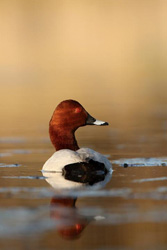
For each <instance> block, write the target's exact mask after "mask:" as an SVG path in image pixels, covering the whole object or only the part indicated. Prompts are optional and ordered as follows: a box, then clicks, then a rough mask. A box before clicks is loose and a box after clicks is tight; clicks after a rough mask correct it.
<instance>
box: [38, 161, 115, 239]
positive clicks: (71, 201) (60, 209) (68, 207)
mask: <svg viewBox="0 0 167 250" xmlns="http://www.w3.org/2000/svg"><path fill="white" fill-rule="evenodd" d="M71 167H73V166H71V165H69V166H66V168H65V171H64V174H62V173H53V172H43V176H44V177H46V181H47V182H48V183H49V184H50V185H51V186H52V187H53V188H54V189H55V190H56V195H55V196H53V198H52V199H51V202H50V204H51V211H50V216H51V218H52V219H54V220H55V222H56V224H57V223H58V224H59V225H60V226H59V228H58V233H59V234H60V235H61V236H62V237H63V238H64V239H70V240H74V239H77V238H79V237H80V235H81V233H82V231H83V230H84V228H85V227H86V226H87V225H88V224H89V222H90V221H93V220H97V219H99V218H100V217H98V215H97V214H95V215H92V216H90V214H89V213H88V214H86V215H83V214H80V210H79V209H78V208H77V207H76V201H77V199H78V197H76V196H75V192H73V191H74V190H76V189H77V190H78V189H79V190H83V189H86V190H87V189H88V191H89V190H91V189H94V188H95V189H99V188H102V187H104V186H105V185H106V183H107V182H108V181H109V180H110V179H111V173H106V171H102V169H99V168H98V170H97V171H92V173H91V171H90V169H89V171H88V172H84V174H83V172H82V170H83V169H82V167H83V166H82V163H81V165H80V166H78V164H77V167H78V169H76V168H74V170H72V168H71ZM82 174H83V175H82Z"/></svg>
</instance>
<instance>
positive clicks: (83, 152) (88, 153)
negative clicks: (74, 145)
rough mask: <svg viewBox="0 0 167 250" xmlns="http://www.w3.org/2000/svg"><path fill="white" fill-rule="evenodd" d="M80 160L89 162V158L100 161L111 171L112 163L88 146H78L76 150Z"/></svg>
mask: <svg viewBox="0 0 167 250" xmlns="http://www.w3.org/2000/svg"><path fill="white" fill-rule="evenodd" d="M76 152H77V153H78V154H79V156H80V158H81V160H82V161H86V162H89V161H90V160H94V161H98V162H101V163H103V164H104V165H105V167H106V169H107V170H109V171H111V170H112V165H111V162H110V161H109V160H108V159H107V158H106V157H105V156H104V155H102V154H100V153H98V152H96V151H94V150H93V149H90V148H80V149H78V150H77V151H76Z"/></svg>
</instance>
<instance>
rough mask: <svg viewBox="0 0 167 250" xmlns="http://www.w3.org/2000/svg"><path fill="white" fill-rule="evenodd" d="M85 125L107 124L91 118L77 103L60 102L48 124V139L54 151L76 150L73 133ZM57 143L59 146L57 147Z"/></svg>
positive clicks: (71, 101)
mask: <svg viewBox="0 0 167 250" xmlns="http://www.w3.org/2000/svg"><path fill="white" fill-rule="evenodd" d="M85 125H108V123H107V122H103V121H98V120H96V119H95V118H93V117H92V116H91V115H89V113H88V112H87V111H86V110H85V109H84V108H83V107H82V105H81V104H80V103H79V102H77V101H74V100H66V101H63V102H61V103H60V104H59V105H58V106H57V107H56V109H55V111H54V113H53V116H52V118H51V120H50V124H49V132H50V138H51V141H52V143H53V145H54V146H55V148H56V150H59V149H62V148H69V149H72V150H77V149H78V145H77V142H76V140H75V137H74V132H75V131H76V129H77V128H79V127H82V126H85ZM60 140H61V142H60ZM62 140H63V141H62ZM58 143H59V144H61V145H59V146H58ZM63 144H64V145H63Z"/></svg>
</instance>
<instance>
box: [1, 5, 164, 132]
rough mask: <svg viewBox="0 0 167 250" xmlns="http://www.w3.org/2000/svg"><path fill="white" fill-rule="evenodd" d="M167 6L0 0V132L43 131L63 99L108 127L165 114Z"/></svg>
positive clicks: (146, 120)
mask: <svg viewBox="0 0 167 250" xmlns="http://www.w3.org/2000/svg"><path fill="white" fill-rule="evenodd" d="M166 10H167V1H163V0H140V1H133V0H126V1H125V0H117V1H113V0H111V1H108V0H103V1H101V0H92V1H87V0H78V1H74V0H70V1H68V0H57V1H54V0H48V1H43V0H40V1H39V0H36V1H32V0H29V1H26V0H1V1H0V20H1V22H0V30H1V39H0V51H1V52H0V54H1V56H0V86H1V88H0V90H1V91H0V96H1V105H0V115H1V130H0V132H1V135H0V136H15V135H20V134H23V135H24V134H26V133H32V134H33V133H35V134H37V133H38V132H40V133H41V131H43V133H44V134H46V133H47V126H48V121H49V119H50V117H51V114H52V112H53V110H54V108H55V106H56V105H57V104H58V103H59V102H60V101H62V100H65V99H69V98H70V99H71V98H72V99H76V100H78V101H79V102H80V103H81V104H82V105H83V106H84V107H85V108H86V109H87V110H88V111H89V112H90V113H91V114H92V115H94V116H96V117H97V118H98V119H104V120H108V121H109V122H110V123H111V127H113V128H116V127H120V128H122V129H123V128H129V129H130V126H132V125H133V126H142V123H144V126H145V127H146V124H151V122H152V120H150V119H152V118H151V117H152V114H153V116H154V119H155V120H156V119H157V117H159V115H160V116H161V117H162V116H163V117H165V119H166V117H167V111H166V110H167V109H166V105H167V101H166V90H167V83H166V80H167V70H166V65H167V32H166V25H167V15H166ZM155 120H154V121H155ZM148 127H150V125H148ZM98 131H99V130H98Z"/></svg>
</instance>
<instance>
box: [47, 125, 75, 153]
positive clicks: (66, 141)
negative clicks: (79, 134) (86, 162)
mask: <svg viewBox="0 0 167 250" xmlns="http://www.w3.org/2000/svg"><path fill="white" fill-rule="evenodd" d="M49 134H50V139H51V142H52V143H53V145H54V147H55V149H56V151H58V150H60V149H71V150H74V151H76V150H78V149H79V147H78V144H77V141H76V139H75V134H74V131H64V129H63V130H62V129H61V128H59V129H58V128H57V127H56V126H50V127H49Z"/></svg>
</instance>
